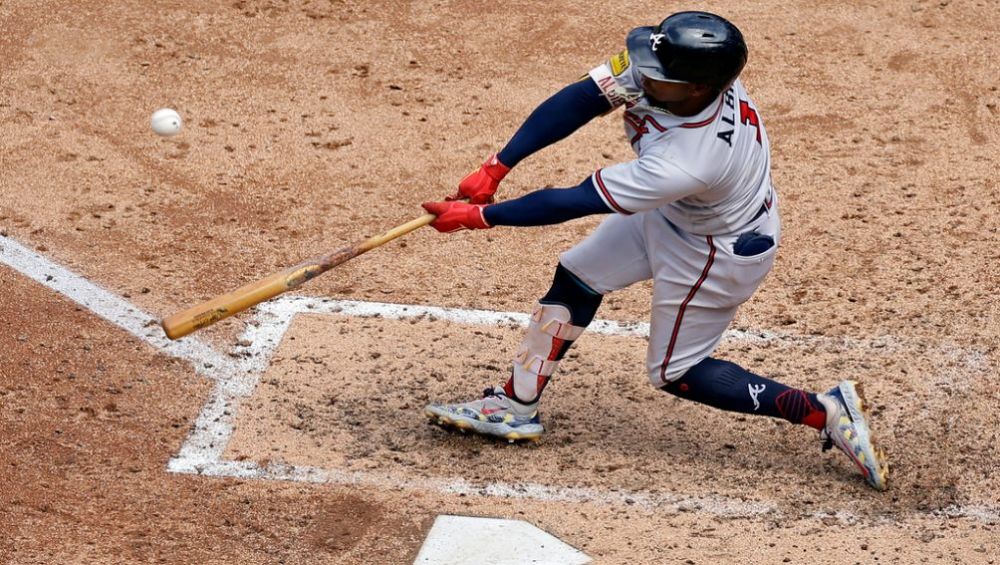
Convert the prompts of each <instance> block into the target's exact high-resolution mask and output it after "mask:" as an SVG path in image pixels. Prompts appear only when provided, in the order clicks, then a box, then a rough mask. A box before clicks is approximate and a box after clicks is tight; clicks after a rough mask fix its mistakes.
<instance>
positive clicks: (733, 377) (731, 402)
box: [662, 357, 826, 429]
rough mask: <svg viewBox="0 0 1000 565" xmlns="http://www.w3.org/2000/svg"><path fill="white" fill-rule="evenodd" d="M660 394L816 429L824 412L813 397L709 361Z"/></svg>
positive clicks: (822, 421)
mask: <svg viewBox="0 0 1000 565" xmlns="http://www.w3.org/2000/svg"><path fill="white" fill-rule="evenodd" d="M662 390H663V391H665V392H669V393H670V394H673V395H676V396H679V397H681V398H686V399H688V400H693V401H695V402H700V403H701V404H706V405H708V406H712V407H714V408H719V409H721V410H728V411H730V412H741V413H744V414H761V415H764V416H771V417H774V418H782V419H784V420H788V421H789V422H792V423H793V424H805V425H807V426H811V427H813V428H816V429H822V428H823V427H824V426H825V425H826V411H825V410H824V408H823V404H822V403H821V402H820V401H819V399H818V398H816V395H815V394H812V393H808V392H805V391H803V390H799V389H795V388H791V387H788V386H785V385H783V384H781V383H779V382H777V381H772V380H771V379H768V378H765V377H762V376H760V375H755V374H753V373H751V372H750V371H747V370H746V369H744V368H743V367H740V366H739V365H737V364H735V363H730V362H729V361H722V360H720V359H713V358H711V357H708V358H706V359H704V360H702V361H701V362H700V363H698V364H697V365H695V366H694V367H691V368H690V369H688V372H687V373H685V374H684V376H682V377H681V378H679V379H677V380H675V381H672V382H670V383H667V384H666V385H665V386H663V387H662Z"/></svg>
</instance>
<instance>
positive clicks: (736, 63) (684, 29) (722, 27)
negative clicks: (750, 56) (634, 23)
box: [626, 12, 747, 90]
mask: <svg viewBox="0 0 1000 565" xmlns="http://www.w3.org/2000/svg"><path fill="white" fill-rule="evenodd" d="M626 44H627V46H628V54H629V58H630V59H631V60H632V63H633V64H635V66H636V68H637V69H638V70H639V72H640V73H642V74H643V75H644V76H646V77H649V78H651V79H653V80H662V81H667V82H688V83H697V84H707V85H710V86H714V87H716V88H718V89H720V90H723V89H726V88H729V86H730V85H731V84H732V83H733V81H734V80H736V77H737V76H739V74H740V71H742V70H743V65H745V64H746V62H747V44H746V42H745V41H744V40H743V34H742V33H740V30H739V29H737V28H736V26H734V25H733V24H732V23H730V22H729V21H728V20H726V19H725V18H723V17H721V16H717V15H715V14H710V13H708V12H678V13H676V14H673V15H671V16H670V17H668V18H667V19H665V20H663V22H661V23H660V25H658V26H655V27H654V26H648V27H638V28H635V29H633V30H632V31H630V32H629V34H628V39H627V40H626Z"/></svg>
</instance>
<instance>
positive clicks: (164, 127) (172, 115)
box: [149, 108, 182, 137]
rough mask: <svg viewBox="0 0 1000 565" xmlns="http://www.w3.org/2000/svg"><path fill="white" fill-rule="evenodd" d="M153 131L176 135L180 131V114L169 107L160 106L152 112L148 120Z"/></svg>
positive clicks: (165, 134) (163, 134) (164, 134)
mask: <svg viewBox="0 0 1000 565" xmlns="http://www.w3.org/2000/svg"><path fill="white" fill-rule="evenodd" d="M149 123H150V125H151V126H152V127H153V131H155V132H156V133H157V134H159V135H162V136H165V137H166V136H171V135H177V134H178V133H180V131H181V125H182V122H181V115H180V114H178V113H177V111H176V110H172V109H170V108H160V109H159V110H157V111H155V112H153V117H152V118H151V119H150V121H149Z"/></svg>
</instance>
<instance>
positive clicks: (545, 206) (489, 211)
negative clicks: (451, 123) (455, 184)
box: [423, 178, 614, 233]
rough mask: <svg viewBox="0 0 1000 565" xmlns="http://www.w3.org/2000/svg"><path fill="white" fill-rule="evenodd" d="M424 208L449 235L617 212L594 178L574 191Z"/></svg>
mask: <svg viewBox="0 0 1000 565" xmlns="http://www.w3.org/2000/svg"><path fill="white" fill-rule="evenodd" d="M423 207H424V209H425V210H427V211H428V212H430V213H431V214H435V215H437V217H438V218H437V219H436V220H435V221H434V223H432V224H431V226H432V227H433V228H434V229H436V230H438V231H440V232H446V233H450V232H453V231H459V230H464V229H486V228H492V227H494V226H545V225H549V224H559V223H562V222H567V221H569V220H572V219H575V218H582V217H583V216H589V215H591V214H609V213H611V212H613V211H614V210H612V209H611V208H609V207H608V205H607V204H605V202H604V200H603V199H602V198H601V196H600V195H599V194H598V191H597V188H596V187H595V186H594V183H593V180H591V178H587V179H586V180H585V181H583V182H582V183H580V184H579V185H577V186H575V187H573V188H543V189H541V190H536V191H534V192H531V193H528V194H526V195H524V196H522V197H520V198H515V199H514V200H508V201H506V202H501V203H500V204H489V205H487V204H469V203H466V202H461V201H455V202H425V203H424V204H423Z"/></svg>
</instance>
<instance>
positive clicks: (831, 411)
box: [817, 381, 889, 490]
mask: <svg viewBox="0 0 1000 565" xmlns="http://www.w3.org/2000/svg"><path fill="white" fill-rule="evenodd" d="M817 397H818V398H819V400H820V402H822V403H823V406H824V407H825V408H826V429H824V430H821V431H820V438H821V439H823V440H824V442H825V443H824V444H823V451H827V450H829V449H830V448H832V447H833V446H835V445H836V446H837V448H838V449H840V450H841V451H843V452H844V453H846V454H847V456H848V457H850V458H851V461H854V464H855V465H857V466H858V469H860V470H861V474H862V475H864V477H865V481H867V482H868V484H869V485H870V486H871V487H872V488H874V489H875V490H886V489H888V488H889V463H888V461H887V460H886V457H885V452H884V451H882V450H881V449H879V447H878V446H877V445H876V444H875V438H873V437H872V432H871V429H870V428H869V427H868V421H867V415H868V410H867V407H866V403H865V399H864V395H863V394H862V390H861V385H858V384H856V383H855V382H854V381H841V383H840V384H839V385H837V387H836V388H834V389H833V390H831V391H829V392H827V393H826V394H819V395H817Z"/></svg>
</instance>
